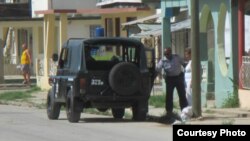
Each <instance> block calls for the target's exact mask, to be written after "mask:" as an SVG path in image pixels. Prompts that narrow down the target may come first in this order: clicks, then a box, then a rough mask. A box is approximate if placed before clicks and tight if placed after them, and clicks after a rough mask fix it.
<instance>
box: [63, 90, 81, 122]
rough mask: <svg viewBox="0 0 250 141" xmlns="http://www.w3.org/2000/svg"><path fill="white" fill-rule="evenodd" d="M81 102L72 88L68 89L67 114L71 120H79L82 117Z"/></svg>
mask: <svg viewBox="0 0 250 141" xmlns="http://www.w3.org/2000/svg"><path fill="white" fill-rule="evenodd" d="M81 108H82V106H81V103H80V101H79V99H77V98H74V96H73V93H72V90H69V91H68V94H67V100H66V114H67V119H68V121H69V122H72V123H76V122H79V120H80V118H81V110H80V109H81Z"/></svg>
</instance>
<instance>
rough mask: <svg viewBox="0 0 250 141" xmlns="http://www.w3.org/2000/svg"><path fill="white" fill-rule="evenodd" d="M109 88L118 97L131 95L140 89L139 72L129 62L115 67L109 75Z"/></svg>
mask: <svg viewBox="0 0 250 141" xmlns="http://www.w3.org/2000/svg"><path fill="white" fill-rule="evenodd" d="M109 84H110V87H111V88H112V89H113V90H114V91H115V92H116V93H117V94H120V95H132V94H134V93H135V92H137V91H138V90H139V88H140V84H141V79H140V71H139V69H138V68H137V66H136V65H135V64H133V63H129V62H121V63H119V64H117V65H115V66H114V67H113V68H112V69H111V71H110V73H109Z"/></svg>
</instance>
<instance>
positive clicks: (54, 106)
mask: <svg viewBox="0 0 250 141" xmlns="http://www.w3.org/2000/svg"><path fill="white" fill-rule="evenodd" d="M46 109H47V116H48V118H49V119H52V120H53V119H58V118H59V115H60V109H61V104H60V103H57V102H55V95H54V90H53V89H50V90H49V92H48V95H47V102H46Z"/></svg>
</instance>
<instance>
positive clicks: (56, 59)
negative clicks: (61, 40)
mask: <svg viewBox="0 0 250 141" xmlns="http://www.w3.org/2000/svg"><path fill="white" fill-rule="evenodd" d="M52 60H53V61H54V62H56V61H58V54H56V53H54V54H53V55H52Z"/></svg>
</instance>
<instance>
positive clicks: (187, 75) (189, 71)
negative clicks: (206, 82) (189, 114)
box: [185, 48, 192, 106]
mask: <svg viewBox="0 0 250 141" xmlns="http://www.w3.org/2000/svg"><path fill="white" fill-rule="evenodd" d="M185 58H186V60H187V65H186V67H185V83H186V97H187V101H188V106H192V81H191V80H192V64H191V63H192V60H191V48H186V49H185Z"/></svg>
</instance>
